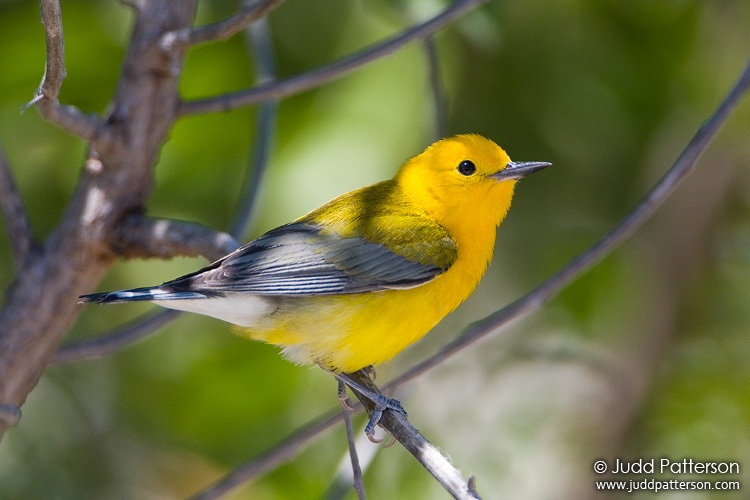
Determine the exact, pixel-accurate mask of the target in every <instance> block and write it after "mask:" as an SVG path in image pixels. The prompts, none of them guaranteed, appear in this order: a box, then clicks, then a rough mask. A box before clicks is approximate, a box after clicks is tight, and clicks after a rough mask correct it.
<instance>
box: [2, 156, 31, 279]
mask: <svg viewBox="0 0 750 500" xmlns="http://www.w3.org/2000/svg"><path fill="white" fill-rule="evenodd" d="M0 212H2V214H3V219H4V220H5V229H6V232H7V233H8V239H9V240H10V247H11V250H12V251H13V257H14V262H15V264H16V270H17V271H19V272H20V270H21V269H22V268H23V267H24V265H25V263H26V260H27V259H28V258H29V254H30V253H31V250H32V247H33V245H34V234H33V231H32V228H31V222H30V221H29V217H28V215H27V213H26V209H25V208H24V205H23V199H22V198H21V193H20V192H19V191H18V187H17V186H16V182H15V180H14V179H13V173H12V172H11V170H10V165H9V164H8V161H7V159H6V158H5V153H4V152H3V151H2V149H0Z"/></svg>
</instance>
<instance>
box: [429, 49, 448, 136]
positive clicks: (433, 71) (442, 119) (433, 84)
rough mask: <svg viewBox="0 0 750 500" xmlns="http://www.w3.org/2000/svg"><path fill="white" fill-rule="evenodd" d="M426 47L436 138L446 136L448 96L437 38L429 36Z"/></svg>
mask: <svg viewBox="0 0 750 500" xmlns="http://www.w3.org/2000/svg"><path fill="white" fill-rule="evenodd" d="M424 49H425V54H426V55H427V63H428V67H429V69H430V73H429V79H430V89H431V90H432V102H433V109H434V110H435V138H434V139H435V140H438V139H440V138H442V137H445V136H446V130H447V119H448V98H447V97H446V93H445V88H444V86H443V79H442V76H441V74H440V58H439V57H438V51H437V47H436V46H435V39H434V38H433V37H431V36H428V37H426V38H425V39H424Z"/></svg>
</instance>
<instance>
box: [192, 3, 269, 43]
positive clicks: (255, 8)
mask: <svg viewBox="0 0 750 500" xmlns="http://www.w3.org/2000/svg"><path fill="white" fill-rule="evenodd" d="M282 1H283V0H257V1H255V2H250V3H246V4H244V5H243V6H242V7H241V8H240V10H239V12H237V13H236V14H235V15H233V16H231V17H228V18H226V19H224V20H221V21H218V22H215V23H212V24H207V25H205V26H198V27H196V28H193V30H192V31H191V32H190V39H189V42H188V43H190V44H191V45H197V44H200V43H206V42H215V41H218V40H226V39H228V38H230V37H231V36H233V35H235V34H237V33H239V32H240V31H242V30H243V29H245V28H246V27H247V26H248V25H249V24H250V23H252V22H254V21H257V20H259V19H262V18H263V17H265V16H267V15H268V14H269V13H270V12H271V11H272V10H273V9H275V8H276V7H278V6H279V5H280V4H281V2H282Z"/></svg>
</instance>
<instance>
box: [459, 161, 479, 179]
mask: <svg viewBox="0 0 750 500" xmlns="http://www.w3.org/2000/svg"><path fill="white" fill-rule="evenodd" d="M476 171H477V167H476V165H474V162H473V161H471V160H464V161H462V162H461V163H459V164H458V172H459V173H460V174H461V175H466V176H469V175H471V174H473V173H474V172H476Z"/></svg>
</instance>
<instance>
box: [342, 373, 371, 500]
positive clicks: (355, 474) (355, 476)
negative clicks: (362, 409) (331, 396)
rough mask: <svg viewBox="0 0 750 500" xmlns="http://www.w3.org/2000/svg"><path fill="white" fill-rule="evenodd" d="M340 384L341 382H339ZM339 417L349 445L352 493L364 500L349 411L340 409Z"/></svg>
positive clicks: (360, 469) (360, 471)
mask: <svg viewBox="0 0 750 500" xmlns="http://www.w3.org/2000/svg"><path fill="white" fill-rule="evenodd" d="M339 384H341V382H339ZM341 415H342V417H343V419H344V428H345V429H346V442H347V443H348V444H349V459H350V462H351V464H352V483H353V485H354V491H356V492H357V498H358V499H359V500H365V498H367V495H366V494H365V485H364V483H363V481H362V467H361V466H360V465H359V455H357V442H356V440H355V439H354V429H353V427H352V414H351V412H350V410H348V409H346V408H341Z"/></svg>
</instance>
